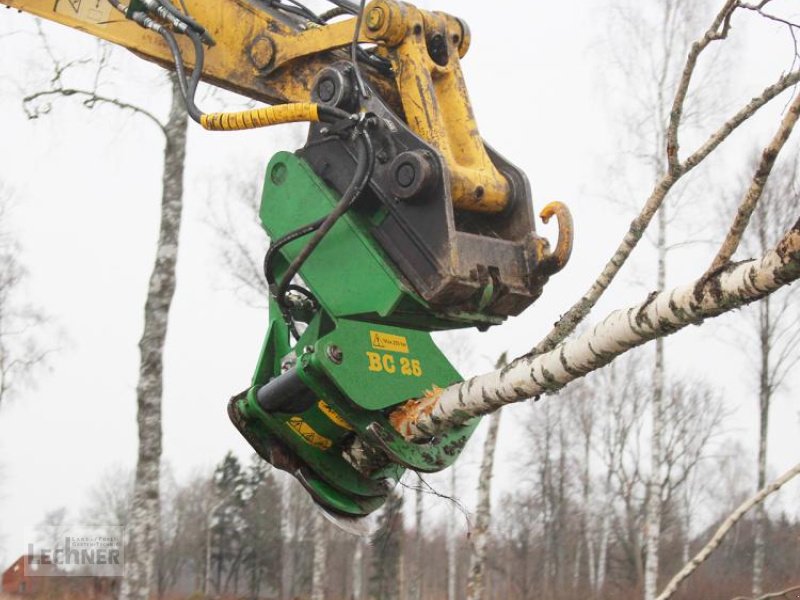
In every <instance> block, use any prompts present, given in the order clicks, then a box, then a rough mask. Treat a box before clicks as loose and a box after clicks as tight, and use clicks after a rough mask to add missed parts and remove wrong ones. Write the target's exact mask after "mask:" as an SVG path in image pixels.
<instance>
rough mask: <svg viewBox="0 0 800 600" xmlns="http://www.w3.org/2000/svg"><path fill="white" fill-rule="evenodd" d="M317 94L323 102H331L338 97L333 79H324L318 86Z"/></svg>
mask: <svg viewBox="0 0 800 600" xmlns="http://www.w3.org/2000/svg"><path fill="white" fill-rule="evenodd" d="M317 94H318V95H319V99H320V100H322V101H323V102H330V101H331V100H333V97H334V96H335V95H336V83H335V82H334V81H333V80H332V79H323V80H322V81H320V82H319V84H318V85H317Z"/></svg>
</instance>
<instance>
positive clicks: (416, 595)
mask: <svg viewBox="0 0 800 600" xmlns="http://www.w3.org/2000/svg"><path fill="white" fill-rule="evenodd" d="M423 499H424V496H423V493H422V487H421V486H420V487H418V488H417V492H416V497H415V499H414V500H415V502H414V513H415V514H414V525H415V531H414V569H413V571H414V572H413V574H412V579H411V598H412V600H421V599H422V560H423V559H422V553H423V541H424V538H423V536H422V515H423V509H424V504H423Z"/></svg>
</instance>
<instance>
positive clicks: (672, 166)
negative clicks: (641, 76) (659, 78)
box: [667, 0, 738, 175]
mask: <svg viewBox="0 0 800 600" xmlns="http://www.w3.org/2000/svg"><path fill="white" fill-rule="evenodd" d="M737 2H738V0H727V2H725V5H724V6H723V7H722V10H720V11H719V13H718V14H717V16H716V17H715V19H714V22H713V23H711V27H709V28H708V31H706V32H705V34H704V35H703V37H702V38H700V39H699V40H698V41H696V42H695V43H694V44H692V47H691V50H689V56H688V57H687V58H686V64H685V65H684V67H683V72H682V73H681V78H680V81H679V83H678V89H677V90H676V91H675V98H674V100H673V103H672V110H670V114H669V125H668V126H667V164H668V165H669V171H670V173H672V174H673V175H677V174H678V172H679V171H680V158H679V156H678V150H679V145H678V130H679V128H680V123H681V117H682V115H683V106H684V103H685V101H686V95H687V93H688V91H689V84H690V83H691V81H692V76H693V75H694V71H695V67H696V66H697V59H698V58H700V54H702V52H703V50H705V49H706V48H707V47H708V46H709V44H711V43H712V42H715V41H718V40H723V39H725V38H726V37H728V32H729V31H730V26H731V16H732V15H733V12H734V11H735V10H736V7H737ZM720 28H721V29H720Z"/></svg>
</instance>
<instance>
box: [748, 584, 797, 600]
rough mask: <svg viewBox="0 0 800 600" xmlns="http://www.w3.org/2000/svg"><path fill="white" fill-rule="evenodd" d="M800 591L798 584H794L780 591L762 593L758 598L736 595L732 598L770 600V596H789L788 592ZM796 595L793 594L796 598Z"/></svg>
mask: <svg viewBox="0 0 800 600" xmlns="http://www.w3.org/2000/svg"><path fill="white" fill-rule="evenodd" d="M797 591H800V585H795V586H792V587H790V588H786V589H785V590H781V591H780V592H770V593H769V594H764V595H763V596H759V597H758V598H749V597H747V596H736V598H733V600H771V599H772V598H789V594H791V593H792V592H797ZM796 597H797V596H795V598H796Z"/></svg>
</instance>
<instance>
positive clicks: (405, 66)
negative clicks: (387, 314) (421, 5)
mask: <svg viewBox="0 0 800 600" xmlns="http://www.w3.org/2000/svg"><path fill="white" fill-rule="evenodd" d="M366 11H367V17H366V25H367V32H366V33H367V36H368V37H369V38H371V39H372V40H374V41H375V42H378V43H380V44H382V45H384V46H385V53H386V56H387V58H389V60H391V62H392V66H393V67H394V71H395V81H396V83H397V88H398V91H399V93H400V100H401V102H402V104H403V109H404V111H405V117H406V122H407V123H408V125H409V127H411V129H412V130H413V131H414V132H415V133H417V134H418V135H419V136H420V137H422V138H423V139H424V140H426V141H428V142H429V143H431V144H432V145H433V146H435V147H436V148H438V149H439V151H440V152H441V153H442V156H443V157H444V159H445V161H446V163H447V165H448V167H449V169H450V184H451V188H452V194H453V203H454V205H455V206H456V207H457V208H460V209H463V210H469V211H476V212H499V211H502V210H503V209H504V208H505V207H506V205H507V204H508V198H509V192H510V190H509V185H508V182H507V181H506V179H505V177H503V175H502V174H501V173H500V172H499V171H498V170H497V168H495V166H494V164H493V163H492V161H491V159H490V158H489V155H488V154H487V153H486V148H485V147H484V145H483V140H482V139H481V137H480V134H479V133H478V124H477V122H476V121H475V115H474V114H473V112H472V106H471V105H470V102H469V96H468V94H467V87H466V84H465V82H464V76H463V74H462V72H461V66H460V63H459V58H460V57H462V56H463V55H464V54H465V53H466V52H467V49H468V48H469V42H470V36H469V29H468V28H467V26H466V24H465V23H464V22H463V21H460V20H459V19H456V18H455V17H451V16H450V15H446V14H444V13H430V12H426V11H422V10H419V9H418V8H416V7H414V6H412V5H410V4H406V3H404V2H396V1H394V0H373V1H372V2H370V3H369V5H367V8H366ZM436 49H438V52H437V51H436ZM432 53H433V54H436V59H435V58H434V57H433V56H432Z"/></svg>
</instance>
